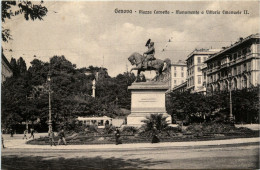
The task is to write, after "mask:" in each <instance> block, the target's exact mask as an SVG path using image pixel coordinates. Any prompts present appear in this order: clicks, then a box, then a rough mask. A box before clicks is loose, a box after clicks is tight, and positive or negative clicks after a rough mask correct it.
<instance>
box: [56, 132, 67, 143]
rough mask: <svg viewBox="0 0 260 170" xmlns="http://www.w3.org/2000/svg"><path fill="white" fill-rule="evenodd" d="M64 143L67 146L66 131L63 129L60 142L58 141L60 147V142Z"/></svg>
mask: <svg viewBox="0 0 260 170" xmlns="http://www.w3.org/2000/svg"><path fill="white" fill-rule="evenodd" d="M61 141H63V143H64V145H67V143H66V140H65V133H64V130H63V129H61V131H60V132H59V141H58V145H60V142H61Z"/></svg>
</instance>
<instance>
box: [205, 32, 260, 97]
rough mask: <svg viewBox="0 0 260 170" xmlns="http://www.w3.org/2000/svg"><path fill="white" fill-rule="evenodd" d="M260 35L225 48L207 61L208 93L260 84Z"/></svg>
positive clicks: (254, 35) (251, 36) (249, 37)
mask: <svg viewBox="0 0 260 170" xmlns="http://www.w3.org/2000/svg"><path fill="white" fill-rule="evenodd" d="M259 53H260V45H259V34H253V35H250V36H248V37H246V38H245V39H243V38H240V40H239V41H238V42H236V43H235V44H233V45H231V46H229V47H227V48H224V49H223V50H221V51H220V52H218V53H216V54H215V55H212V56H210V57H209V58H208V59H207V60H206V63H207V71H206V74H207V78H206V84H207V92H212V93H214V92H215V91H223V90H229V88H230V87H231V89H232V90H236V89H243V88H249V87H252V86H257V85H258V84H259V76H260V63H259V61H260V60H259V57H260V56H259Z"/></svg>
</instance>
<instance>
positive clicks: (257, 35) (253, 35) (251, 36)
mask: <svg viewBox="0 0 260 170" xmlns="http://www.w3.org/2000/svg"><path fill="white" fill-rule="evenodd" d="M251 39H259V33H256V34H252V35H249V36H248V37H246V38H242V37H240V38H239V41H237V42H236V43H234V44H231V45H230V46H228V47H223V48H222V50H221V51H219V52H217V53H216V54H214V55H212V56H210V57H209V58H208V59H207V60H206V62H207V61H209V60H211V59H212V58H215V57H216V56H218V55H220V54H223V53H225V52H226V51H228V50H230V49H232V48H234V47H236V46H238V45H240V44H242V43H245V42H247V41H249V40H251Z"/></svg>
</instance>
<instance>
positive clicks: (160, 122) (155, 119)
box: [142, 113, 168, 132]
mask: <svg viewBox="0 0 260 170" xmlns="http://www.w3.org/2000/svg"><path fill="white" fill-rule="evenodd" d="M166 118H167V117H165V116H163V114H158V113H157V114H151V115H150V116H147V117H146V119H145V120H142V122H144V125H143V127H144V131H146V132H150V131H152V130H153V129H154V127H156V129H157V130H158V131H159V132H161V131H163V130H164V129H165V128H166V127H168V123H167V121H166Z"/></svg>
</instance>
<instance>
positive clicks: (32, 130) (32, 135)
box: [29, 128, 34, 139]
mask: <svg viewBox="0 0 260 170" xmlns="http://www.w3.org/2000/svg"><path fill="white" fill-rule="evenodd" d="M31 137H32V138H33V139H34V129H33V128H31V136H30V137H29V138H31Z"/></svg>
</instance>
